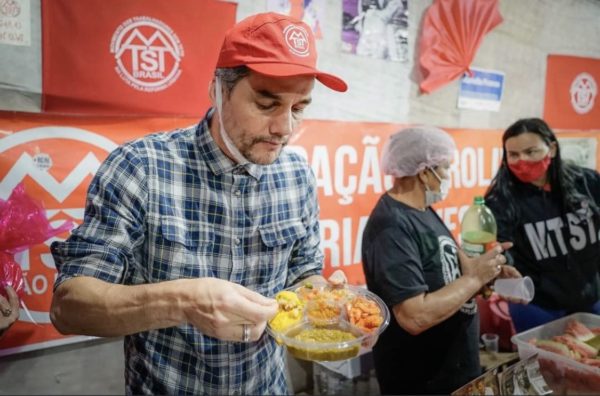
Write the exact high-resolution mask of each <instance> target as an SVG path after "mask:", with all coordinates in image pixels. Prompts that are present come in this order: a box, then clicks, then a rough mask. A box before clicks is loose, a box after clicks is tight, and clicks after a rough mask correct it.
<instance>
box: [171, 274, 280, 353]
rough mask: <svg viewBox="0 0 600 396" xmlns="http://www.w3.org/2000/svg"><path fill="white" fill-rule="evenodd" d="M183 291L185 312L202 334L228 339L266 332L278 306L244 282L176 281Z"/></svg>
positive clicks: (214, 279)
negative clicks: (242, 284)
mask: <svg viewBox="0 0 600 396" xmlns="http://www.w3.org/2000/svg"><path fill="white" fill-rule="evenodd" d="M177 282H179V283H180V286H181V287H182V292H183V294H184V298H183V301H182V303H183V312H184V315H185V319H186V321H187V322H189V323H191V324H192V325H194V326H195V327H196V328H198V329H199V330H200V331H201V332H202V333H203V334H205V335H208V336H211V337H215V338H218V339H221V340H225V341H238V342H239V341H242V340H244V325H246V326H247V327H248V341H256V340H258V339H259V338H260V337H261V335H262V334H263V332H264V330H265V327H266V325H267V321H268V320H269V319H271V318H272V317H273V316H275V314H276V313H277V310H278V305H277V301H276V300H275V299H272V298H267V297H264V296H262V295H260V294H258V293H256V292H254V291H252V290H250V289H247V288H245V287H243V286H241V285H238V284H235V283H232V282H229V281H226V280H222V279H218V278H202V279H182V280H179V281H177Z"/></svg>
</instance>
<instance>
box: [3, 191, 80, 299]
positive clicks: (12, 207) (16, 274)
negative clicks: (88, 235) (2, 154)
mask: <svg viewBox="0 0 600 396" xmlns="http://www.w3.org/2000/svg"><path fill="white" fill-rule="evenodd" d="M72 226H73V223H72V222H71V221H67V222H66V223H65V224H63V225H62V226H60V227H58V228H52V227H51V226H50V223H49V222H48V219H47V218H46V211H45V210H44V207H43V206H42V203H41V202H39V201H36V200H34V199H33V198H31V197H30V196H28V195H27V194H26V193H25V186H24V185H23V183H19V184H18V185H17V186H16V187H15V189H14V190H13V191H12V193H11V194H10V197H9V198H8V200H7V201H4V200H2V199H0V294H2V295H3V296H5V297H7V296H6V291H5V290H4V289H5V288H6V286H12V287H13V289H15V291H16V292H17V294H18V295H19V298H22V297H23V294H24V292H25V291H24V281H23V272H22V270H21V267H20V266H19V264H17V263H16V262H15V261H14V260H13V255H14V254H15V253H18V252H20V251H23V250H25V249H27V248H28V247H30V246H32V245H37V244H38V243H42V242H44V241H45V240H47V239H48V238H51V237H53V236H56V235H58V234H60V233H62V232H65V231H68V230H70V229H71V228H72Z"/></svg>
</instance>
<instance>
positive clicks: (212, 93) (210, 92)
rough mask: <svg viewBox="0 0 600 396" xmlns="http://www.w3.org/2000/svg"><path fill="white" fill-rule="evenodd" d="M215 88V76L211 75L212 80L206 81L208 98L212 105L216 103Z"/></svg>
mask: <svg viewBox="0 0 600 396" xmlns="http://www.w3.org/2000/svg"><path fill="white" fill-rule="evenodd" d="M215 89H216V84H215V78H214V77H213V78H212V80H210V83H208V99H209V100H210V104H211V105H212V106H215V104H216V99H215Z"/></svg>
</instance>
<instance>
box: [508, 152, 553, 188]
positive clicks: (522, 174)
mask: <svg viewBox="0 0 600 396" xmlns="http://www.w3.org/2000/svg"><path fill="white" fill-rule="evenodd" d="M551 160H552V158H550V153H548V155H546V156H545V157H544V158H543V159H541V160H539V161H523V160H518V161H517V162H515V163H512V164H511V163H509V164H508V168H509V169H510V170H511V172H512V173H513V175H515V176H516V177H517V179H519V180H521V181H522V182H523V183H531V182H534V181H536V180H539V179H540V178H541V177H542V176H544V174H546V171H547V170H548V167H549V166H550V161H551Z"/></svg>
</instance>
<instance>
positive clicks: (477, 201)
mask: <svg viewBox="0 0 600 396" xmlns="http://www.w3.org/2000/svg"><path fill="white" fill-rule="evenodd" d="M473 203H474V204H475V205H483V204H484V203H485V199H483V197H482V196H480V195H478V196H476V197H475V198H474V199H473Z"/></svg>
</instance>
